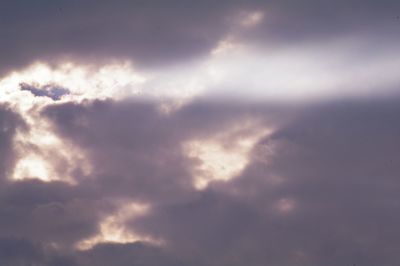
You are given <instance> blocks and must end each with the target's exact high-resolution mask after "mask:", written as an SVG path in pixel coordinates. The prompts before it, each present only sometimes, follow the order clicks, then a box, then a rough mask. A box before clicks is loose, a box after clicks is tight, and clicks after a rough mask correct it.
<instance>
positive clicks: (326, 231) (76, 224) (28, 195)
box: [0, 99, 400, 265]
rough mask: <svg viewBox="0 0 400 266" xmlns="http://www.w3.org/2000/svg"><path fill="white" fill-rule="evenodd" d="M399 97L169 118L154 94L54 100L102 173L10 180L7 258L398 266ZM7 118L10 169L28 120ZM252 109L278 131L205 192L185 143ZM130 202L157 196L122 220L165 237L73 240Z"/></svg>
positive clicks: (63, 128) (187, 110) (186, 111)
mask: <svg viewBox="0 0 400 266" xmlns="http://www.w3.org/2000/svg"><path fill="white" fill-rule="evenodd" d="M399 103H400V100H397V99H396V100H386V101H360V102H335V103H330V104H326V105H319V106H312V107H310V106H308V107H304V108H302V109H301V111H299V110H293V111H290V110H291V109H293V108H288V107H285V106H275V107H269V105H268V104H265V105H248V106H234V105H229V104H222V105H217V104H211V105H209V104H206V103H202V102H199V103H192V104H190V105H188V106H186V107H184V108H183V109H181V110H180V111H178V112H177V113H175V114H174V115H172V116H169V117H162V116H161V115H160V114H157V112H156V111H155V105H153V104H151V103H143V102H135V101H124V102H114V101H95V102H91V103H87V104H84V105H78V104H62V105H54V106H49V107H48V108H46V109H45V110H44V111H43V113H42V119H49V120H50V121H51V122H52V124H53V125H54V127H55V128H56V130H57V132H58V134H60V135H61V136H62V138H63V139H65V140H66V141H71V142H74V143H75V144H76V145H79V146H80V147H83V148H84V149H85V150H86V151H87V152H88V154H89V160H90V163H91V165H92V166H93V168H94V170H93V172H92V173H91V175H90V176H84V175H82V174H79V171H77V176H76V178H77V179H78V180H79V183H78V185H69V184H67V183H63V182H43V181H39V180H23V181H17V182H16V181H11V182H10V181H7V180H4V177H3V181H2V189H1V191H0V199H1V201H0V202H1V205H0V213H1V217H2V219H1V222H0V234H1V240H0V247H1V248H0V250H1V253H0V254H1V261H2V263H3V264H5V265H20V263H25V264H26V265H136V264H138V265H247V264H251V265H261V264H264V263H268V264H271V265H277V264H279V265H282V264H283V265H346V264H349V262H351V263H356V264H359V265H375V264H380V265H393V264H394V263H398V250H397V247H398V246H399V245H400V242H399V239H400V238H399V235H398V234H399V231H398V230H397V225H398V223H399V222H400V216H399V215H397V212H398V208H399V202H400V196H399V193H398V190H399V189H400V183H399V182H398V173H399V171H400V169H399V165H400V164H399V161H398V159H399V158H400V157H399V156H400V151H399V142H398V136H399V134H400V126H399V124H398V123H397V118H398V116H399V114H400V109H399V106H400V105H399ZM288 110H289V111H288ZM291 112H295V113H294V114H293V113H291ZM1 114H2V116H1V117H2V119H1V123H2V146H1V148H2V154H3V155H2V161H5V162H7V164H2V173H7V169H9V168H10V167H11V165H12V162H13V161H15V158H13V152H12V147H10V144H9V142H10V139H12V137H13V133H14V132H15V130H18V129H19V128H20V127H23V123H21V121H20V120H21V118H20V117H18V116H17V115H16V114H13V113H12V111H10V110H8V109H7V108H3V109H2V111H1ZM249 115H251V116H254V117H259V118H260V119H262V121H263V122H262V123H263V124H264V125H279V126H278V129H277V130H276V131H275V133H273V134H272V135H271V136H269V137H267V138H264V139H261V140H260V141H259V142H258V143H257V144H256V145H255V146H254V148H253V149H252V151H251V155H250V158H251V159H250V163H249V164H248V166H247V167H246V168H245V169H244V170H243V171H242V172H241V173H240V174H239V175H238V176H237V177H235V178H234V179H232V180H230V181H228V182H221V181H214V182H212V183H211V184H210V185H209V186H208V187H207V188H206V189H204V190H201V191H199V190H196V189H195V188H194V187H193V185H192V181H193V177H192V176H191V174H190V169H191V168H192V167H193V165H194V164H195V163H196V162H195V161H193V160H190V159H188V158H187V157H186V156H185V155H184V154H183V153H182V150H181V149H180V143H181V142H183V141H184V140H185V139H188V138H193V137H199V136H201V137H209V136H212V135H213V134H215V133H216V132H219V131H223V130H224V129H225V128H227V127H229V126H230V125H231V124H232V123H235V122H237V121H238V120H239V121H240V119H242V118H243V117H244V116H249ZM116 117H118V119H115V118H116ZM82 121H83V122H82ZM269 147H271V149H273V154H272V155H271V154H269V151H268V148H269ZM47 159H48V160H53V158H47ZM277 177H279V179H278V180H277ZM278 181H279V182H278ZM129 201H138V202H143V203H147V204H150V205H151V210H150V211H149V212H148V213H146V214H145V215H143V216H140V217H139V218H134V217H133V218H132V220H127V221H125V222H126V226H127V227H128V228H129V229H131V230H133V231H134V232H139V233H140V234H142V235H146V236H151V237H154V238H162V239H163V240H164V241H165V244H164V245H162V246H161V247H160V246H157V245H154V246H153V245H152V244H146V243H140V241H139V242H135V243H126V244H117V243H115V244H112V243H109V244H107V243H105V244H99V245H97V246H95V247H93V248H92V249H90V250H87V251H75V250H74V249H73V245H74V244H75V243H77V242H78V241H79V240H81V239H84V238H87V237H89V236H91V235H93V234H96V232H97V231H98V230H99V227H98V222H99V219H100V218H101V217H102V216H104V215H107V214H108V213H112V212H113V211H115V208H116V207H117V205H116V204H117V202H118V203H119V204H124V202H129ZM34 263H36V264H34Z"/></svg>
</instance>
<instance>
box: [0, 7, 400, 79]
mask: <svg viewBox="0 0 400 266" xmlns="http://www.w3.org/2000/svg"><path fill="white" fill-rule="evenodd" d="M254 10H260V11H262V12H264V13H265V18H266V19H265V21H264V22H263V23H262V24H261V25H259V26H258V27H256V28H254V29H253V30H250V31H246V32H241V33H239V32H238V30H237V29H236V28H237V22H235V17H240V16H241V14H243V12H251V11H254ZM399 14H400V5H399V3H398V1H393V0H385V1H379V2H376V1H335V2H331V1H314V0H310V1H301V2H299V1H257V0H254V1H246V2H243V1H225V0H224V1H201V2H196V3H192V2H190V3H189V2H188V1H180V0H174V1H168V2H165V1H160V0H155V1H139V0H138V1H123V0H122V1H113V2H109V1H85V2H84V3H83V2H81V1H46V0H41V1H39V2H37V3H35V4H33V3H31V2H30V1H24V0H21V1H5V2H3V3H2V8H1V11H0V18H1V20H0V22H1V27H0V34H1V36H2V37H1V39H2V42H1V45H0V53H1V54H0V55H1V58H2V63H1V66H0V69H1V70H2V71H3V72H4V71H8V70H10V69H12V68H16V67H21V66H23V65H25V64H27V63H30V62H33V61H37V60H42V61H43V60H44V61H49V62H54V61H57V60H59V59H62V58H65V57H72V58H74V59H76V60H78V61H82V60H83V61H87V60H89V61H90V60H100V61H101V60H107V59H110V58H119V59H131V60H133V61H134V62H136V63H138V65H140V66H149V65H152V66H159V65H161V64H165V63H168V64H169V63H171V62H179V61H181V60H189V59H191V58H194V57H196V56H202V55H205V54H206V53H208V52H209V51H210V49H211V48H213V47H215V45H216V44H217V43H218V41H220V40H221V39H223V38H225V37H226V36H227V35H228V34H230V33H232V32H236V33H235V34H236V35H237V36H240V37H238V38H240V39H241V40H243V41H245V42H247V41H250V42H251V41H252V40H262V43H263V45H270V44H272V45H276V41H278V44H279V45H282V44H288V45H289V44H290V45H292V44H293V43H298V42H304V41H318V40H320V39H324V40H327V39H329V38H332V39H335V37H338V36H340V35H345V36H358V35H360V36H364V37H366V39H367V40H368V42H369V43H373V44H371V45H369V46H368V47H370V48H369V49H370V52H373V51H374V50H377V49H378V50H379V49H383V48H385V47H386V48H387V47H388V46H390V47H392V48H393V47H395V46H394V45H393V44H394V41H395V40H397V36H398V29H399V25H398V24H399V23H398V22H399V20H398V19H397V16H398V15H399ZM374 36H375V37H374Z"/></svg>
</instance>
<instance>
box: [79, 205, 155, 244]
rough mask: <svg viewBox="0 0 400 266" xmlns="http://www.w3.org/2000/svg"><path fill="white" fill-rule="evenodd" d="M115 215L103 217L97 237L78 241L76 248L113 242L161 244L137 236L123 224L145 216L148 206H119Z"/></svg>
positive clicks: (148, 238)
mask: <svg viewBox="0 0 400 266" xmlns="http://www.w3.org/2000/svg"><path fill="white" fill-rule="evenodd" d="M121 205H122V206H123V207H122V208H120V209H119V210H118V211H117V212H116V213H114V214H112V215H109V216H107V217H105V218H104V219H103V220H102V221H101V222H100V230H99V231H100V232H99V234H98V235H96V236H93V237H91V238H88V239H84V240H82V241H80V242H79V243H78V244H77V245H76V248H77V249H80V250H87V249H90V248H92V247H93V246H95V245H97V244H99V243H106V242H114V243H133V242H136V241H145V242H150V243H152V244H162V241H161V240H155V239H153V238H151V237H146V236H142V235H137V234H135V233H134V232H132V231H131V230H129V229H128V228H126V227H125V225H124V224H125V222H126V221H127V220H129V219H132V218H135V217H140V216H142V215H145V214H146V213H147V212H148V211H149V206H147V205H142V204H137V203H131V204H125V206H124V204H121Z"/></svg>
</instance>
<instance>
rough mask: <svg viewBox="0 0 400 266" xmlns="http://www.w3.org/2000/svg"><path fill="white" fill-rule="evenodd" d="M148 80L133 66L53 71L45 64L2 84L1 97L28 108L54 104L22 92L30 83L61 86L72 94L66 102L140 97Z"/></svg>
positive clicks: (69, 65) (64, 67)
mask: <svg viewBox="0 0 400 266" xmlns="http://www.w3.org/2000/svg"><path fill="white" fill-rule="evenodd" d="M145 80H146V79H145V77H143V76H142V75H139V74H138V73H137V72H136V71H135V70H134V69H133V67H132V65H131V64H130V63H119V64H109V65H104V66H101V67H95V66H90V65H89V66H82V65H76V64H73V63H64V64H60V65H58V66H56V67H50V66H49V65H46V64H45V63H36V64H33V65H31V66H29V67H28V68H26V69H23V70H22V71H18V72H14V73H12V74H11V75H9V76H7V77H5V78H4V79H2V80H0V87H1V88H2V90H1V92H0V96H1V101H7V102H13V103H19V104H20V105H23V106H26V105H28V108H29V107H31V105H32V104H34V103H37V102H41V103H44V102H49V101H51V99H46V98H45V97H33V95H31V94H30V93H29V92H26V91H20V90H19V86H20V84H21V83H27V84H30V85H35V86H38V87H40V86H44V85H49V84H54V85H58V86H62V87H63V88H66V89H68V90H69V91H70V94H68V95H64V96H63V97H62V100H64V101H79V100H83V99H104V98H121V97H124V96H127V95H134V94H137V93H138V92H139V87H138V86H139V85H140V84H141V83H143V82H144V81H145ZM21 96H25V97H21ZM29 96H30V97H29ZM18 98H19V99H18ZM23 98H25V99H23ZM26 98H27V99H26Z"/></svg>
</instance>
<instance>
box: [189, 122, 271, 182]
mask: <svg viewBox="0 0 400 266" xmlns="http://www.w3.org/2000/svg"><path fill="white" fill-rule="evenodd" d="M247 130H249V132H246V131H247ZM243 132H246V133H243ZM270 133H271V129H266V128H261V129H260V128H259V127H257V125H256V124H255V122H253V121H247V123H246V121H243V123H242V124H241V125H237V126H234V127H233V128H230V129H229V130H228V131H226V132H222V133H220V134H217V135H216V136H214V137H213V138H210V139H196V140H191V141H189V142H187V143H185V144H184V146H183V147H184V150H185V152H186V154H187V155H188V157H190V158H193V159H194V162H196V161H198V163H197V164H195V167H194V169H193V175H194V176H195V180H194V186H195V187H196V188H197V189H204V188H206V187H207V185H208V184H209V183H210V182H212V181H215V180H219V181H228V180H230V179H232V178H234V177H235V176H237V175H238V174H240V172H241V171H242V170H243V169H244V168H245V167H246V166H247V164H248V163H249V159H250V158H249V152H250V151H251V150H252V148H253V147H254V145H255V144H256V143H257V142H258V141H259V140H260V139H261V138H262V137H264V136H266V135H268V134H270ZM227 140H229V143H227V142H226V141H227Z"/></svg>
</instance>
